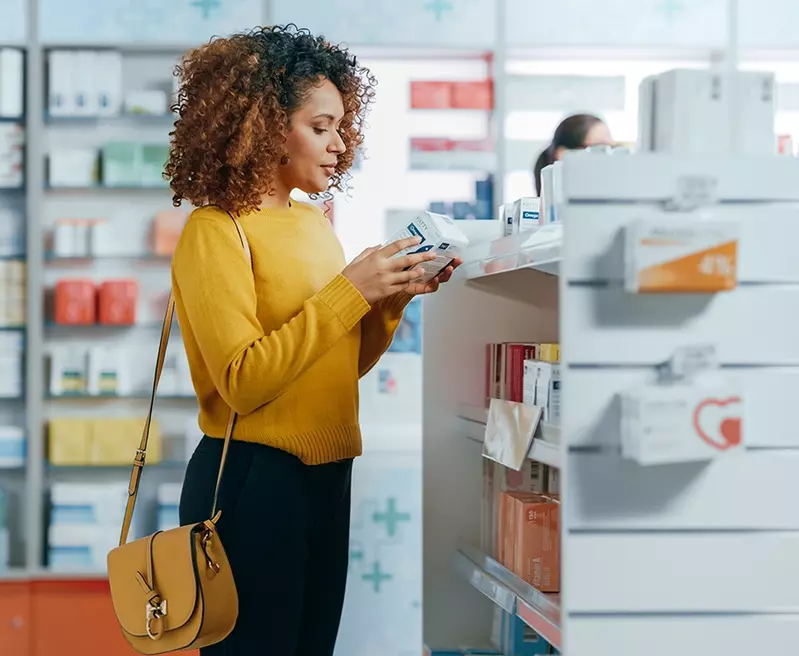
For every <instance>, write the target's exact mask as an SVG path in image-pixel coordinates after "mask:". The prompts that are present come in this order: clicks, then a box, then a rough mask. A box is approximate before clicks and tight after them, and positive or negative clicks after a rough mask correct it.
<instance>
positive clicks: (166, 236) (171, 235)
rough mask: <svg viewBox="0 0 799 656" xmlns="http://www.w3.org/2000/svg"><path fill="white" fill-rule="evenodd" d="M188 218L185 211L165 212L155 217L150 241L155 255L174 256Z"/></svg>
mask: <svg viewBox="0 0 799 656" xmlns="http://www.w3.org/2000/svg"><path fill="white" fill-rule="evenodd" d="M187 218H188V215H187V214H186V212H185V211H183V210H164V211H162V212H158V214H156V215H155V219H154V220H153V225H152V231H151V239H150V241H151V244H150V247H151V249H152V251H153V253H155V254H156V255H172V254H173V253H174V252H175V248H176V247H177V245H178V240H179V239H180V235H181V233H182V232H183V226H184V225H186V219H187Z"/></svg>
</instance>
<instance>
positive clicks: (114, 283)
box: [99, 280, 139, 326]
mask: <svg viewBox="0 0 799 656" xmlns="http://www.w3.org/2000/svg"><path fill="white" fill-rule="evenodd" d="M138 298H139V283H138V282H137V281H136V280H106V281H104V282H103V283H102V284H101V285H100V291H99V305H100V323H101V324H105V325H110V326H130V325H133V324H135V323H136V304H137V302H138Z"/></svg>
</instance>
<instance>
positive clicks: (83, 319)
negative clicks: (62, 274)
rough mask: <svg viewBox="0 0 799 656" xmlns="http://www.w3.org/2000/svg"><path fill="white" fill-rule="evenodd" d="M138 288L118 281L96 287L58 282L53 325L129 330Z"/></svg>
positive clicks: (77, 281) (71, 281)
mask: <svg viewBox="0 0 799 656" xmlns="http://www.w3.org/2000/svg"><path fill="white" fill-rule="evenodd" d="M138 296H139V284H138V282H137V281H136V280H133V279H127V278H122V279H118V280H106V281H103V282H102V283H100V285H99V286H98V285H97V284H96V283H94V282H93V281H92V280H81V279H69V280H59V281H58V282H57V283H56V286H55V298H54V301H55V303H54V305H55V312H54V315H55V316H54V319H55V322H56V323H57V324H64V325H91V324H94V323H98V322H99V323H101V324H105V325H111V326H119V325H123V326H129V325H133V324H134V323H136V306H137V303H138Z"/></svg>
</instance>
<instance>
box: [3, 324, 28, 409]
mask: <svg viewBox="0 0 799 656" xmlns="http://www.w3.org/2000/svg"><path fill="white" fill-rule="evenodd" d="M22 352H23V336H22V334H21V333H13V332H5V333H4V332H0V371H2V372H3V375H2V376H0V398H17V397H20V396H22Z"/></svg>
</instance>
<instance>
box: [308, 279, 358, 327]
mask: <svg viewBox="0 0 799 656" xmlns="http://www.w3.org/2000/svg"><path fill="white" fill-rule="evenodd" d="M317 298H319V300H320V301H321V302H322V303H324V304H325V305H326V306H327V307H329V308H330V309H331V310H332V311H333V312H334V313H335V314H336V316H337V317H338V318H339V320H340V321H341V323H342V324H343V326H344V327H345V328H346V329H347V330H348V331H349V330H352V329H353V328H355V326H357V325H358V322H359V321H360V320H361V319H363V317H364V316H365V315H366V313H367V312H369V310H370V309H371V306H370V305H369V303H368V302H367V301H366V299H365V298H364V297H363V296H362V295H361V292H359V291H358V290H357V289H356V288H355V285H353V284H352V283H351V282H350V281H349V280H348V279H347V278H346V277H345V276H343V275H342V274H338V275H337V276H336V277H335V278H333V280H331V281H330V282H329V283H328V284H327V285H325V287H323V288H322V289H321V290H320V291H319V293H318V294H317Z"/></svg>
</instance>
